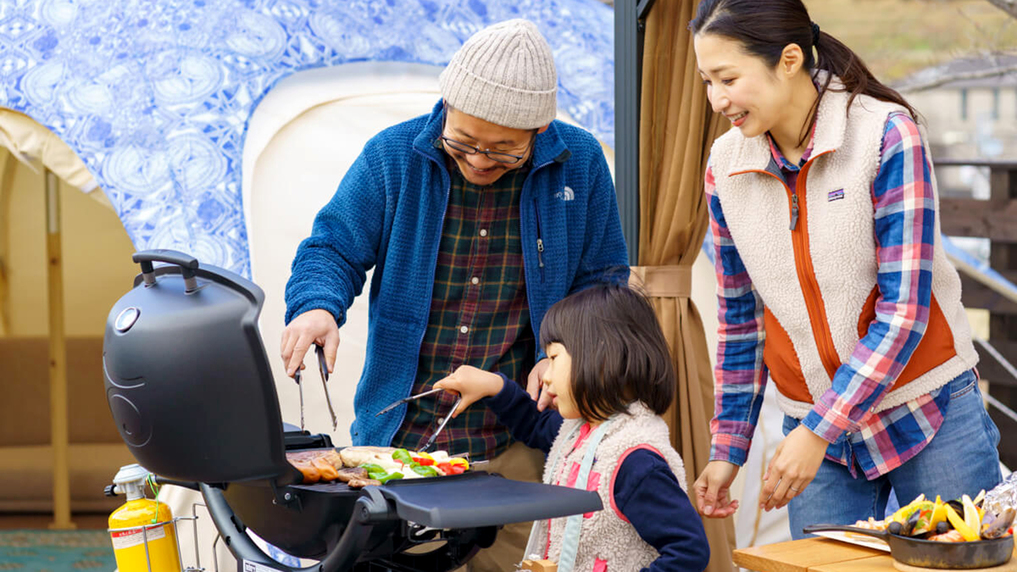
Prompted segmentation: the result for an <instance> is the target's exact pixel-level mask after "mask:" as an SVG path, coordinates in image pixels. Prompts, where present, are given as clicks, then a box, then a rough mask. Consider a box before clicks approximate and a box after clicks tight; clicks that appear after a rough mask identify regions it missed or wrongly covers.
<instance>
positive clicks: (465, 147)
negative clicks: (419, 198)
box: [438, 107, 537, 165]
mask: <svg viewBox="0 0 1017 572" xmlns="http://www.w3.org/2000/svg"><path fill="white" fill-rule="evenodd" d="M447 118H448V107H445V109H444V112H443V114H442V118H441V131H442V134H441V135H440V136H438V139H439V140H441V141H443V142H444V143H445V144H446V145H448V146H449V147H450V148H452V149H454V150H456V151H459V152H460V153H463V154H465V155H477V154H480V155H486V156H487V158H488V159H490V160H492V161H497V162H499V163H505V164H507V165H514V164H516V163H518V162H519V161H522V160H523V158H524V157H526V155H513V154H512V153H504V152H502V151H491V150H490V149H481V148H480V147H477V146H475V145H470V144H468V143H463V142H462V141H456V140H455V139H451V138H449V137H446V136H445V125H446V120H447ZM536 139H537V131H536V130H534V131H533V137H532V138H531V139H530V142H529V143H528V144H527V145H526V147H527V148H529V147H530V145H532V144H533V142H534V141H535V140H536Z"/></svg>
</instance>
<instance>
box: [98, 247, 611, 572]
mask: <svg viewBox="0 0 1017 572" xmlns="http://www.w3.org/2000/svg"><path fill="white" fill-rule="evenodd" d="M134 261H135V262H139V263H140V264H141V270H142V273H141V274H140V275H139V276H138V277H137V278H136V279H135V281H134V288H133V289H132V290H131V291H129V292H128V293H127V294H125V295H124V296H123V297H122V298H121V299H120V300H118V301H117V303H116V304H115V305H114V306H113V309H112V310H111V311H110V315H109V319H108V320H107V323H106V334H105V340H104V344H103V366H104V370H105V385H106V396H107V399H108V401H109V405H110V410H111V412H112V413H113V418H114V420H115V421H116V424H117V428H118V429H119V431H120V435H121V437H122V438H123V440H124V442H125V443H126V444H127V445H128V447H129V449H130V451H131V453H132V454H133V455H134V457H135V458H136V459H137V460H138V462H139V463H141V464H142V465H143V466H144V467H146V468H147V469H148V470H150V471H152V472H153V473H155V474H156V475H159V479H160V480H161V481H163V482H169V483H174V484H182V485H184V486H190V487H192V488H195V489H197V490H200V491H201V493H202V495H203V496H204V499H205V503H206V505H207V506H208V510H209V513H210V514H211V516H212V520H213V521H214V523H215V526H216V528H217V529H218V530H219V532H220V534H221V535H222V536H223V539H224V540H225V542H226V545H227V546H228V547H229V550H230V551H231V552H232V553H233V554H234V556H236V557H237V561H238V569H239V570H241V571H242V570H244V563H245V562H247V563H257V564H260V565H262V566H266V567H268V569H270V570H281V571H285V572H293V571H295V570H296V569H294V568H291V567H288V566H284V565H282V564H279V563H276V562H275V561H274V560H272V559H271V558H270V557H269V556H267V555H266V554H265V553H264V552H262V551H261V549H259V548H258V547H257V545H255V544H254V542H253V541H252V540H251V539H250V537H249V536H248V535H247V534H246V529H247V528H248V527H249V528H250V529H251V530H253V531H254V532H255V533H256V534H257V535H258V536H260V537H261V538H263V539H264V540H265V541H267V542H269V543H270V544H272V545H274V546H276V547H278V548H280V549H282V550H283V551H285V552H287V553H290V554H293V555H295V556H299V557H303V558H311V559H315V560H320V561H321V562H320V564H318V565H315V566H313V567H310V568H305V569H302V570H308V571H309V570H315V571H319V572H331V571H335V570H351V569H352V570H356V571H369V570H397V571H406V572H412V571H421V572H439V571H444V570H453V569H456V568H458V567H460V566H461V565H462V564H463V563H464V562H466V561H467V560H469V559H470V558H471V557H472V556H473V555H474V554H476V552H477V551H478V550H480V549H481V548H485V547H487V546H490V545H491V543H492V542H494V539H495V537H496V535H497V531H498V528H499V527H500V526H501V525H503V524H508V523H512V522H525V521H531V520H539V519H544V518H555V517H561V516H566V515H570V514H578V513H584V512H591V511H595V510H600V509H601V508H602V505H601V502H600V497H599V496H598V495H597V494H596V493H595V492H587V491H578V490H574V489H569V488H564V487H553V486H550V485H544V484H539V483H524V482H519V481H512V480H509V479H505V478H502V477H500V476H498V475H492V474H488V473H485V472H480V471H470V472H467V473H464V474H462V475H454V476H447V477H437V478H424V479H413V480H406V481H390V482H389V483H387V484H385V485H383V486H380V487H375V486H368V487H365V488H363V489H351V488H349V487H348V486H346V485H345V484H343V483H338V482H334V483H318V484H312V485H305V484H300V483H301V479H302V477H301V474H300V472H299V471H297V470H296V468H294V467H293V466H292V465H290V464H289V463H288V462H287V461H286V456H285V452H286V451H288V450H308V449H314V448H323V447H331V446H332V443H331V442H330V440H329V439H328V436H327V435H312V434H310V433H308V432H306V431H300V430H298V429H297V428H296V427H292V426H286V430H284V424H283V422H282V418H281V415H280V412H279V402H278V398H277V396H276V392H275V382H274V379H273V377H272V374H271V368H270V367H269V363H268V358H267V356H266V354H265V349H264V347H263V346H262V342H261V336H260V334H259V332H258V325H257V321H258V315H259V314H260V312H261V306H262V302H263V301H264V293H263V292H262V290H261V289H260V288H259V287H258V286H257V285H255V284H254V283H252V282H250V281H248V280H245V279H244V278H242V277H240V276H238V275H236V274H234V273H232V272H229V271H227V270H223V269H221V268H216V267H214V266H208V265H199V263H198V261H197V260H196V259H195V258H193V257H191V256H188V255H186V254H183V253H180V252H175V251H168V250H152V251H145V252H138V253H136V254H135V255H134ZM155 262H163V263H167V264H166V265H163V266H158V267H156V266H155V265H154V263H155Z"/></svg>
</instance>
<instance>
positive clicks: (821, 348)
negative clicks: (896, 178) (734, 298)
mask: <svg viewBox="0 0 1017 572" xmlns="http://www.w3.org/2000/svg"><path fill="white" fill-rule="evenodd" d="M831 85H832V86H838V85H839V82H837V81H836V79H835V80H834V82H832V83H831ZM847 106H848V94H847V93H845V92H842V91H833V90H828V91H827V92H826V93H825V94H824V95H823V97H822V99H821V100H820V106H819V109H818V111H817V117H816V128H815V134H814V136H813V137H814V140H813V149H812V154H811V157H810V159H809V161H808V162H807V163H806V164H805V165H804V166H803V167H802V170H801V172H800V174H799V176H798V179H799V180H798V184H797V189H796V190H795V194H796V195H797V199H798V201H799V208H800V218H799V220H798V223H797V225H796V229H795V230H794V231H792V230H790V229H789V227H790V220H791V190H790V189H788V188H787V186H786V185H785V184H784V182H783V176H782V175H781V173H780V169H779V168H778V167H777V165H776V163H775V161H773V159H772V155H771V153H770V146H769V142H768V140H767V137H766V136H765V135H763V136H758V137H753V138H752V139H746V138H745V137H743V136H742V134H741V132H740V131H739V130H738V129H732V130H730V131H728V132H727V133H726V134H724V135H723V136H722V137H721V138H720V139H718V140H717V141H716V142H715V143H714V145H713V150H712V154H711V158H710V162H711V165H712V169H713V175H714V179H715V181H716V193H717V197H718V198H719V200H720V204H721V207H722V210H723V213H724V218H725V220H726V222H727V225H728V228H729V229H730V232H731V237H732V239H733V240H734V243H735V245H736V247H737V249H738V253H739V255H740V256H741V259H742V261H743V262H744V264H745V269H746V270H747V271H748V274H749V276H750V278H751V279H752V284H753V286H754V287H755V289H756V291H757V292H758V294H759V296H760V298H761V299H762V301H763V304H764V305H765V308H766V312H765V316H764V322H765V329H766V335H765V337H766V345H765V346H764V362H765V363H766V365H767V367H768V369H769V371H770V376H771V378H772V379H773V380H774V382H775V384H776V385H777V387H778V390H779V393H778V402H779V404H780V407H781V409H782V410H783V411H784V412H785V413H787V414H788V415H790V416H792V417H796V418H799V419H800V418H803V417H804V416H805V415H806V414H807V413H808V412H809V410H810V409H811V408H812V405H813V403H814V402H815V401H817V400H818V399H819V398H820V396H822V395H823V393H824V392H826V391H827V390H828V389H830V387H831V385H832V382H831V379H832V377H833V374H834V372H835V371H836V369H837V367H839V366H840V364H841V363H843V362H844V361H846V360H847V359H849V357H850V356H851V353H852V352H853V351H854V349H855V346H856V345H857V344H858V341H859V339H860V338H861V337H862V336H864V335H865V333H866V331H867V329H868V326H869V324H870V323H871V322H872V320H873V319H874V317H875V311H874V304H875V302H876V300H877V298H878V293H879V292H878V289H877V288H876V272H877V259H876V242H875V236H874V212H873V197H872V183H873V181H874V179H875V177H876V174H877V172H878V170H879V166H880V158H881V152H882V149H881V147H882V137H883V132H884V129H885V127H886V122H887V119H888V117H889V116H890V114H891V113H894V112H906V110H904V108H902V107H900V106H898V105H895V104H892V103H886V102H882V101H878V100H876V99H873V98H871V97H867V96H863V95H859V96H858V97H856V98H855V100H854V101H853V102H852V104H851V109H850V113H845V111H846V109H847ZM923 139H924V138H923ZM923 144H924V145H926V156H927V157H930V154H929V150H928V147H927V143H926V142H925V141H923ZM929 171H930V173H931V171H932V165H931V159H930V164H929ZM932 183H933V188H934V192H935V209H936V221H935V248H934V255H933V265H932V299H933V300H932V304H931V307H930V311H929V325H928V327H927V328H926V332H925V335H924V336H923V338H922V341H921V343H920V344H919V345H918V347H917V348H916V350H915V352H914V353H913V354H912V356H911V360H910V362H909V363H908V364H907V366H906V367H905V369H904V370H903V372H902V373H901V375H900V376H899V378H898V380H897V382H896V384H895V385H894V386H893V388H892V389H891V391H890V392H888V393H887V394H886V395H885V396H884V398H883V399H882V400H881V401H880V402H879V403H878V405H876V406H875V407H874V408H872V412H878V411H882V410H884V409H888V408H891V407H894V406H897V405H900V404H902V403H905V402H907V401H910V400H912V399H915V398H917V397H919V396H921V395H923V394H925V393H928V392H930V391H932V390H934V389H936V388H938V387H940V386H942V385H944V384H946V383H947V382H949V381H950V380H951V379H953V378H954V377H956V376H957V375H959V374H961V373H962V372H964V371H965V370H968V369H970V368H972V367H974V366H975V364H976V363H977V361H978V355H977V353H976V352H975V349H974V346H973V345H972V343H971V334H970V331H969V327H968V322H967V316H966V314H965V312H964V308H963V306H962V305H961V301H960V298H961V286H960V278H959V277H958V275H957V271H956V270H955V269H954V267H953V266H952V265H951V264H950V262H949V261H948V260H947V258H946V254H945V253H944V251H943V246H942V243H941V240H940V221H939V195H938V192H936V191H935V178H934V177H933V178H932ZM796 250H797V253H798V255H797V256H796Z"/></svg>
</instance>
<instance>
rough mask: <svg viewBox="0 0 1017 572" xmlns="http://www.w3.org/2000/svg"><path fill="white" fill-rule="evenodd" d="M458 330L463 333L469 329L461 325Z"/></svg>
mask: <svg viewBox="0 0 1017 572" xmlns="http://www.w3.org/2000/svg"><path fill="white" fill-rule="evenodd" d="M459 331H460V332H462V333H464V334H465V333H466V332H469V331H470V329H469V328H467V327H466V326H463V327H461V328H459Z"/></svg>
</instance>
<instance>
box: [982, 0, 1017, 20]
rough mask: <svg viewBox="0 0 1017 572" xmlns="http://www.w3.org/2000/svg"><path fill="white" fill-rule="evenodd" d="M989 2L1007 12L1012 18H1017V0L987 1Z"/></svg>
mask: <svg viewBox="0 0 1017 572" xmlns="http://www.w3.org/2000/svg"><path fill="white" fill-rule="evenodd" d="M987 2H989V4H992V5H993V6H995V7H996V8H999V9H1000V10H1002V11H1004V12H1006V13H1007V14H1009V15H1010V17H1011V18H1017V0H987Z"/></svg>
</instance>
